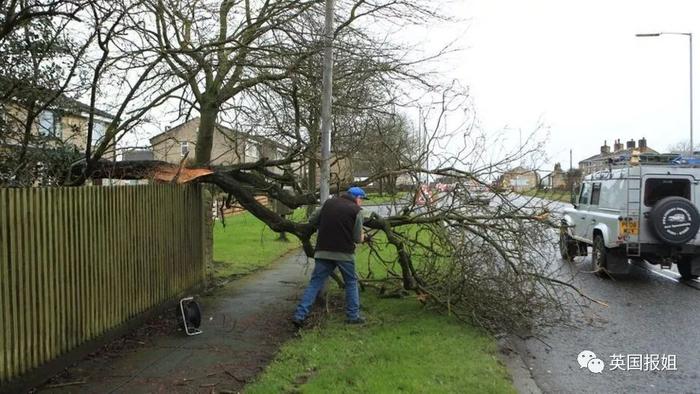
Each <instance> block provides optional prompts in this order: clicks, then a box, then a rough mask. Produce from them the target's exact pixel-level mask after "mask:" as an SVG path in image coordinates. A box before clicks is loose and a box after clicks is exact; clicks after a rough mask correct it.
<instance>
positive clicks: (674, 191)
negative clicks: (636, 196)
mask: <svg viewBox="0 0 700 394" xmlns="http://www.w3.org/2000/svg"><path fill="white" fill-rule="evenodd" d="M670 196H678V197H683V198H687V199H690V181H688V180H687V179H647V180H646V182H645V183H644V205H646V206H647V207H651V206H654V204H656V203H657V202H658V201H659V200H661V199H662V198H666V197H670Z"/></svg>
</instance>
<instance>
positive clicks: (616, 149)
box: [613, 138, 625, 152]
mask: <svg viewBox="0 0 700 394" xmlns="http://www.w3.org/2000/svg"><path fill="white" fill-rule="evenodd" d="M624 148H625V146H624V145H622V142H620V139H619V138H618V139H616V140H615V145H614V148H613V152H619V151H621V150H623V149H624Z"/></svg>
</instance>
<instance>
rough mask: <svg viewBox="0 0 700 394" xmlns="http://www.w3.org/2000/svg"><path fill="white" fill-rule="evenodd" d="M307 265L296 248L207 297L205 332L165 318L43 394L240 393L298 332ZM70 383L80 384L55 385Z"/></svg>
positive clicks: (78, 368) (81, 365)
mask: <svg viewBox="0 0 700 394" xmlns="http://www.w3.org/2000/svg"><path fill="white" fill-rule="evenodd" d="M306 267H307V265H306V258H305V257H304V256H303V253H302V252H293V253H292V254H290V255H288V256H287V257H284V258H282V259H281V260H280V261H278V262H277V263H275V264H273V265H272V266H271V267H269V268H267V269H265V270H262V271H259V272H256V273H254V274H252V275H249V276H247V277H245V278H242V279H240V280H236V281H234V282H231V283H229V284H227V285H226V286H224V287H223V288H221V289H218V290H216V291H215V292H214V294H213V295H212V296H207V297H204V298H202V299H201V300H200V302H201V305H202V310H203V322H202V327H201V329H202V331H203V334H201V335H197V336H193V337H187V336H185V334H184V332H183V331H181V330H180V331H178V330H177V329H176V327H177V326H176V324H175V323H174V321H175V319H174V318H172V319H165V321H166V322H167V323H164V324H166V325H167V326H168V327H169V328H167V329H166V331H167V332H165V333H162V332H161V333H159V334H156V335H146V337H145V338H142V337H139V336H138V335H136V336H135V337H133V338H132V339H130V340H129V342H130V346H126V347H123V348H121V349H119V351H118V352H116V353H115V354H110V352H109V347H107V348H106V349H103V351H102V352H98V353H96V354H94V355H93V356H92V357H89V358H87V359H85V360H83V361H81V362H80V363H78V364H77V365H75V366H72V367H71V368H69V369H68V370H67V373H66V376H65V377H63V378H62V379H59V380H58V381H56V382H52V384H53V387H51V385H47V386H44V387H43V388H41V389H40V392H42V393H43V392H71V393H74V392H85V393H130V394H133V393H172V392H182V393H210V392H219V393H221V392H224V393H225V392H232V393H235V392H237V391H239V390H240V389H241V388H242V387H243V386H244V385H245V384H246V383H247V382H249V381H250V380H251V379H252V378H253V377H254V376H256V375H257V374H258V373H259V372H260V371H261V370H262V369H263V368H264V366H265V365H267V363H268V362H269V361H270V360H271V359H272V358H273V357H274V355H275V352H276V351H277V350H278V349H279V347H280V345H281V344H282V343H283V342H285V341H286V340H288V339H289V338H291V337H292V336H293V335H294V329H293V327H292V325H291V324H290V321H289V317H290V316H291V313H292V311H293V309H294V306H295V304H296V301H297V299H298V296H299V294H300V292H301V291H302V288H303V286H304V285H305V284H306V281H307V279H306V274H307V272H306ZM82 382H84V383H82ZM66 383H68V384H70V383H77V384H71V385H65V386H61V387H57V386H60V385H61V384H66Z"/></svg>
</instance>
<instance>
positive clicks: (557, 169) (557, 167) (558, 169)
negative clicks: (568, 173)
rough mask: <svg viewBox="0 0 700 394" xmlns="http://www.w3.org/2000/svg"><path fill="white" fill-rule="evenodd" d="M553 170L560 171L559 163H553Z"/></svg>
mask: <svg viewBox="0 0 700 394" xmlns="http://www.w3.org/2000/svg"><path fill="white" fill-rule="evenodd" d="M554 172H561V163H556V164H554Z"/></svg>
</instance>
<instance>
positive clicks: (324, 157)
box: [320, 0, 334, 205]
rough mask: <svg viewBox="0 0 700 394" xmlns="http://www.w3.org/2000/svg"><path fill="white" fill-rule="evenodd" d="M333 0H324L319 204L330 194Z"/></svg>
mask: <svg viewBox="0 0 700 394" xmlns="http://www.w3.org/2000/svg"><path fill="white" fill-rule="evenodd" d="M333 7H334V1H333V0H326V13H325V17H326V19H325V26H324V35H323V46H324V48H323V84H322V90H323V92H322V95H321V185H320V186H321V188H320V189H321V190H320V191H321V205H323V203H324V202H326V200H327V199H328V197H329V195H330V179H331V164H330V163H331V106H332V105H333Z"/></svg>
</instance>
